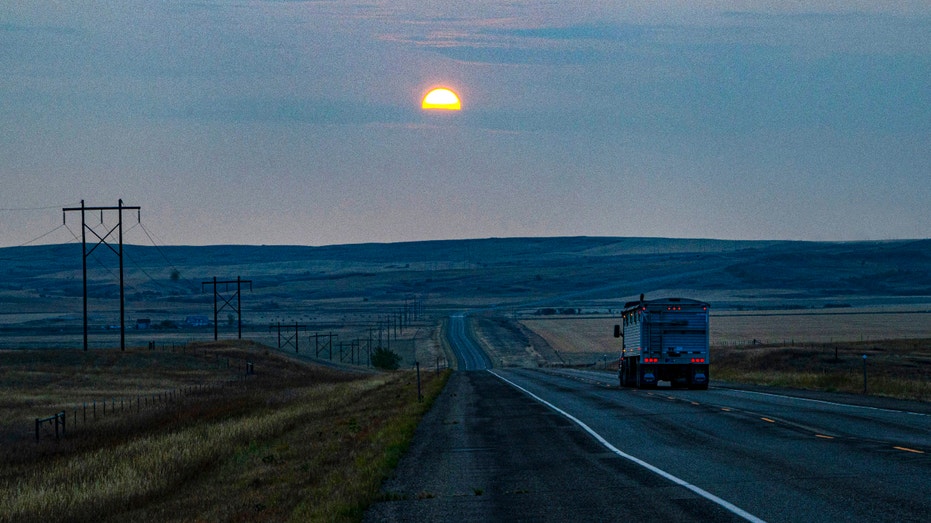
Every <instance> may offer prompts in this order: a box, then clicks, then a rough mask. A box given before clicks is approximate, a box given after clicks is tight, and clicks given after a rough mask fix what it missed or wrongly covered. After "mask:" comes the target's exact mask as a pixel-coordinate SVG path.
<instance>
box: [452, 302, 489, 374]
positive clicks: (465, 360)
mask: <svg viewBox="0 0 931 523" xmlns="http://www.w3.org/2000/svg"><path fill="white" fill-rule="evenodd" d="M446 337H447V338H448V339H449V345H450V347H451V348H452V350H453V353H454V354H455V355H456V359H457V360H458V362H459V363H458V364H459V367H458V369H459V370H485V369H490V368H491V359H490V358H489V357H488V354H486V353H485V351H483V350H482V349H481V348H480V347H479V346H478V343H476V341H475V340H474V339H473V338H472V331H471V329H469V328H467V326H466V315H465V314H464V313H458V314H453V315H452V316H450V318H449V329H448V330H447V336H446Z"/></svg>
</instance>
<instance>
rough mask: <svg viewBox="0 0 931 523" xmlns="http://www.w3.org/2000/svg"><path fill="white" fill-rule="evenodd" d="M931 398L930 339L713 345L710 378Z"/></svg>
mask: <svg viewBox="0 0 931 523" xmlns="http://www.w3.org/2000/svg"><path fill="white" fill-rule="evenodd" d="M864 354H865V355H866V356H867V360H866V365H867V391H868V392H869V393H870V394H875V395H881V396H889V397H896V398H904V399H914V400H921V401H931V340H929V339H919V340H883V341H870V342H850V343H835V344H811V345H805V346H798V345H795V346H792V345H789V346H784V345H757V346H742V347H713V348H712V377H713V378H715V379H720V380H725V381H736V382H742V383H754V384H759V385H773V386H781V387H792V388H801V389H812V390H827V391H836V392H853V393H862V392H863V355H864Z"/></svg>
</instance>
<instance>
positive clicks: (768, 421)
mask: <svg viewBox="0 0 931 523" xmlns="http://www.w3.org/2000/svg"><path fill="white" fill-rule="evenodd" d="M760 419H761V420H763V421H765V422H766V423H776V422H775V420H771V419H769V418H760Z"/></svg>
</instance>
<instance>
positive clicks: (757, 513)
mask: <svg viewBox="0 0 931 523" xmlns="http://www.w3.org/2000/svg"><path fill="white" fill-rule="evenodd" d="M493 372H494V373H495V374H496V375H498V376H499V377H501V378H502V379H506V380H507V381H508V382H509V383H512V384H513V385H514V386H516V387H519V388H520V389H521V390H523V391H525V392H526V393H528V394H532V395H533V396H534V397H536V398H538V400H539V401H543V402H546V404H548V405H550V406H551V408H554V409H558V411H561V412H564V413H565V414H566V415H568V416H571V417H572V418H573V419H574V420H576V421H577V422H578V423H579V424H580V425H584V426H585V427H587V429H589V430H591V432H592V434H595V435H597V436H596V437H598V438H601V439H603V440H604V441H605V442H606V443H607V444H609V445H610V446H613V447H615V448H617V449H618V450H619V451H621V452H623V453H625V454H626V455H629V456H631V457H632V458H635V459H637V460H640V461H642V462H644V463H648V464H650V465H651V466H654V467H656V468H657V469H660V470H662V471H664V472H666V473H669V474H670V475H673V476H675V477H676V478H679V479H681V480H683V481H685V482H687V483H689V484H690V485H694V486H696V487H698V488H701V489H702V490H704V491H706V492H709V493H711V494H712V495H714V496H716V497H718V498H721V499H723V500H726V501H727V502H729V503H731V504H733V505H734V506H737V507H740V508H741V509H742V510H744V511H746V512H747V513H749V514H752V515H753V516H754V517H757V518H760V519H762V520H765V521H924V520H926V517H927V513H928V511H929V510H931V454H929V453H931V415H929V412H928V411H927V410H925V411H923V412H914V411H908V410H897V409H894V408H893V409H883V408H876V407H864V406H857V405H849V404H845V403H843V402H842V401H825V400H812V399H805V398H795V397H790V396H785V395H779V394H767V393H759V392H752V391H741V390H735V389H716V388H712V389H711V390H709V391H700V392H699V391H686V390H662V389H660V390H653V391H640V390H634V389H619V388H617V387H616V386H614V385H613V383H612V382H613V376H610V375H607V376H604V375H603V374H602V377H601V378H600V379H598V378H597V375H598V374H599V373H571V372H567V371H556V372H553V371H551V372H544V371H539V370H522V369H499V370H495V371H493ZM891 403H892V404H895V402H891Z"/></svg>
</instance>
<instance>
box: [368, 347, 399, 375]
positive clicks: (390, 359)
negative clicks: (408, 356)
mask: <svg viewBox="0 0 931 523" xmlns="http://www.w3.org/2000/svg"><path fill="white" fill-rule="evenodd" d="M400 363H401V356H400V355H398V353H397V352H394V351H393V350H390V349H386V348H384V347H375V350H374V351H373V352H372V366H373V367H375V368H377V369H385V370H396V369H397V368H398V367H399V366H400Z"/></svg>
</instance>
